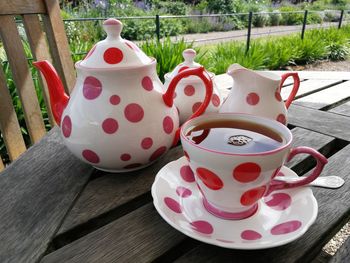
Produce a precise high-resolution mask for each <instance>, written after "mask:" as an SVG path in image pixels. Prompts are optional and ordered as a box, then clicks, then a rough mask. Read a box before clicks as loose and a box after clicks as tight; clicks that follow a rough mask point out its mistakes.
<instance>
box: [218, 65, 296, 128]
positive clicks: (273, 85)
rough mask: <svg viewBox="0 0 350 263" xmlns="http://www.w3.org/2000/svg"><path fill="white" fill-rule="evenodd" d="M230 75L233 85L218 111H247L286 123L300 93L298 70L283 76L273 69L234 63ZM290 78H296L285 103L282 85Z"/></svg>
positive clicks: (229, 70)
mask: <svg viewBox="0 0 350 263" xmlns="http://www.w3.org/2000/svg"><path fill="white" fill-rule="evenodd" d="M227 74H228V75H230V76H231V77H232V78H233V80H234V84H233V87H232V89H231V91H230V93H229V94H228V96H227V98H226V100H225V101H224V102H223V104H222V105H221V107H220V109H219V112H237V113H248V114H253V115H258V116H262V117H267V118H270V119H274V120H277V121H279V122H281V123H283V124H284V125H287V122H288V116H287V109H288V107H289V106H290V104H291V103H292V101H293V99H294V97H295V95H296V94H297V92H298V89H299V85H300V79H299V76H298V73H295V72H291V73H286V74H283V75H282V76H281V77H280V76H278V75H276V74H274V73H271V72H257V71H253V70H249V69H247V68H244V67H242V66H241V65H239V64H233V65H231V66H230V67H229V68H228V70H227ZM288 77H293V80H294V83H293V89H292V91H291V93H290V94H289V96H288V98H287V100H286V102H284V101H283V100H282V97H281V88H282V86H283V83H284V81H285V80H286V79H287V78H288Z"/></svg>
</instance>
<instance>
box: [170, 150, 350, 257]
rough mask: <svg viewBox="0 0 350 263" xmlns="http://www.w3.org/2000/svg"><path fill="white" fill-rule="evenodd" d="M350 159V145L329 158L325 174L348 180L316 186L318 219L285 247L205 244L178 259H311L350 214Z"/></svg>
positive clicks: (314, 189) (314, 190)
mask: <svg viewBox="0 0 350 263" xmlns="http://www.w3.org/2000/svg"><path fill="white" fill-rule="evenodd" d="M349 163H350V146H347V147H345V148H344V149H342V150H341V151H340V152H338V153H336V154H335V155H334V156H332V157H331V158H330V159H329V163H328V164H327V165H326V167H325V169H324V171H323V173H322V175H323V176H328V175H338V176H340V177H342V178H344V179H345V184H344V185H343V187H342V188H340V189H338V190H331V189H323V188H313V192H314V195H315V197H316V199H317V201H318V204H319V213H318V217H317V219H316V222H315V223H314V224H313V225H312V226H311V227H310V229H309V230H308V231H307V232H306V233H305V234H304V235H303V236H302V237H301V238H299V239H297V240H296V241H293V242H292V243H290V244H287V245H284V246H283V249H276V248H272V249H264V250H255V251H254V250H251V251H243V250H229V249H223V248H219V247H215V246H210V245H206V244H202V245H200V246H199V247H197V248H194V249H193V250H192V251H190V252H188V253H187V254H185V255H183V256H181V257H180V258H179V259H178V260H177V261H176V262H232V260H234V262H286V263H287V262H309V260H311V259H312V258H314V257H315V256H317V254H318V253H319V252H320V251H321V249H322V247H323V245H324V244H325V243H327V241H328V240H329V239H330V238H331V237H332V236H333V235H334V234H335V233H336V232H337V230H339V228H340V227H341V226H342V225H343V224H342V222H343V221H344V220H345V221H346V219H347V218H348V215H349V212H350V208H349V200H350V181H349V172H348V169H347V168H346V167H345V166H346V165H344V164H349Z"/></svg>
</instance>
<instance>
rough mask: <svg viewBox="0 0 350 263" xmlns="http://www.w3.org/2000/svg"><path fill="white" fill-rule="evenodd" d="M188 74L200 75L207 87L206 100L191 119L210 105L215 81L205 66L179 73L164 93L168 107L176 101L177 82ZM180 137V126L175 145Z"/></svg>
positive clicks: (164, 99)
mask: <svg viewBox="0 0 350 263" xmlns="http://www.w3.org/2000/svg"><path fill="white" fill-rule="evenodd" d="M188 76H197V77H199V78H200V79H201V80H202V81H203V83H204V85H205V89H206V93H205V97H204V101H203V102H202V104H201V106H200V107H199V108H198V110H197V111H196V112H195V113H193V114H192V116H191V117H190V118H189V120H190V119H193V118H194V117H198V116H199V115H201V114H202V113H203V112H204V111H205V110H206V108H207V107H208V105H209V103H210V100H211V97H212V95H213V81H212V80H211V78H210V76H209V74H208V72H207V71H206V70H205V69H204V67H199V68H194V69H193V68H191V69H186V70H184V71H181V72H180V73H178V74H177V75H176V76H175V77H174V78H173V79H172V80H171V82H170V84H169V86H168V90H167V91H166V93H164V94H163V101H164V103H165V105H167V106H168V107H172V106H173V103H174V92H175V89H176V86H177V84H178V83H179V81H180V80H181V79H183V78H186V77H188ZM179 138H180V128H178V129H177V131H176V132H175V137H174V140H173V146H174V145H176V144H177V142H178V141H179Z"/></svg>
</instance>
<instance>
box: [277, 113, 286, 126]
mask: <svg viewBox="0 0 350 263" xmlns="http://www.w3.org/2000/svg"><path fill="white" fill-rule="evenodd" d="M276 120H277V121H279V122H280V123H282V124H284V125H286V123H287V120H286V116H285V115H284V114H282V113H281V114H279V115H278V116H277V118H276Z"/></svg>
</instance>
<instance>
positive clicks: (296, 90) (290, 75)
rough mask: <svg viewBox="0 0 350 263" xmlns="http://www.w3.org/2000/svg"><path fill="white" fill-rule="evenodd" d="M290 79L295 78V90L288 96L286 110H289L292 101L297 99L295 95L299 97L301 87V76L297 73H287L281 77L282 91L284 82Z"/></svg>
mask: <svg viewBox="0 0 350 263" xmlns="http://www.w3.org/2000/svg"><path fill="white" fill-rule="evenodd" d="M288 77H293V79H294V83H293V89H292V91H291V93H290V94H289V96H288V99H287V100H286V102H285V105H286V108H287V109H288V108H289V106H290V104H291V103H292V101H293V100H294V98H295V95H297V92H298V89H299V86H300V79H299V75H298V73H296V72H291V73H286V74H283V75H282V76H281V84H280V90H281V89H282V86H283V83H284V81H285V80H286V79H287V78H288Z"/></svg>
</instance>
